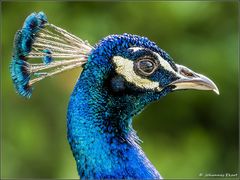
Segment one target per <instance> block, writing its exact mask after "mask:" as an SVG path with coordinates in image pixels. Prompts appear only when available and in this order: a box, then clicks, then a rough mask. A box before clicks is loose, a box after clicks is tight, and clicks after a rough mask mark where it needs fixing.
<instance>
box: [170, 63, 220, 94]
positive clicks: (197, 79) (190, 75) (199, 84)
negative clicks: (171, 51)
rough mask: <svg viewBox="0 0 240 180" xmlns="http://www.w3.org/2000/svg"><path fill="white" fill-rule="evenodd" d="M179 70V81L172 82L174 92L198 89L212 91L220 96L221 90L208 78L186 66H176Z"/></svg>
mask: <svg viewBox="0 0 240 180" xmlns="http://www.w3.org/2000/svg"><path fill="white" fill-rule="evenodd" d="M176 66H177V68H178V72H177V75H178V76H179V79H178V80H176V81H174V82H172V83H171V84H170V85H174V86H175V87H174V88H173V90H178V89H197V90H212V91H214V92H215V93H216V94H218V95H219V90H218V88H217V86H216V85H215V84H214V82H213V81H212V80H211V79H209V78H208V77H206V76H204V75H202V74H198V73H195V72H193V71H192V70H190V69H188V68H187V67H185V66H182V65H178V64H176Z"/></svg>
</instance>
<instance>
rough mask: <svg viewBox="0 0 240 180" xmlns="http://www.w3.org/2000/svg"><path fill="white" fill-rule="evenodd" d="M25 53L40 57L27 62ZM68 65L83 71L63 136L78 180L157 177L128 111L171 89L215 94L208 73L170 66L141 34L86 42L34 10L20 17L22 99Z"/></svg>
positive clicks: (15, 70)
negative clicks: (35, 86) (34, 86)
mask: <svg viewBox="0 0 240 180" xmlns="http://www.w3.org/2000/svg"><path fill="white" fill-rule="evenodd" d="M47 28H49V29H47ZM32 58H39V59H40V61H41V62H40V63H35V62H34V63H30V62H29V61H28V62H27V60H28V59H32ZM53 60H54V61H53ZM75 67H83V71H82V73H81V75H80V77H79V79H78V81H77V83H76V85H75V87H74V90H73V92H72V95H71V97H70V101H69V105H68V113H67V131H68V132H67V134H68V141H69V144H70V146H71V149H72V152H73V155H74V157H75V160H76V163H77V169H78V173H79V176H80V177H81V179H161V178H162V177H161V175H160V174H159V173H158V171H157V170H156V169H155V167H154V166H153V165H152V164H151V162H150V161H149V160H148V158H147V157H146V155H145V154H144V152H143V151H142V149H141V147H140V146H139V143H140V140H139V138H138V136H137V134H136V131H134V129H133V127H132V118H133V116H135V115H136V114H138V113H140V112H141V111H142V110H143V108H144V107H145V106H146V105H148V104H149V103H151V102H153V101H155V100H158V99H160V98H161V97H163V96H165V95H167V94H168V93H170V92H172V91H175V90H178V89H200V90H214V91H215V92H217V93H218V89H217V87H216V85H215V84H214V83H213V82H212V81H211V80H210V79H208V78H207V77H205V76H203V75H201V74H197V73H194V72H193V71H191V70H190V69H188V68H186V67H184V66H181V65H178V64H175V63H174V62H173V60H172V58H171V57H170V56H169V55H168V54H167V53H166V52H165V51H163V50H162V49H161V48H159V47H158V46H157V45H156V44H155V43H154V42H152V41H150V40H149V39H147V38H146V37H141V36H137V35H131V34H126V33H125V34H123V35H111V36H108V37H106V38H104V39H103V40H101V41H100V42H99V43H98V44H97V45H96V46H95V47H92V46H91V45H90V44H89V43H88V42H86V41H83V40H81V39H80V38H78V37H76V36H74V35H72V34H70V33H68V32H67V31H65V30H63V29H61V28H59V27H57V26H55V25H53V24H49V23H47V18H46V16H45V15H44V13H42V12H40V13H33V14H31V15H30V16H28V17H27V19H26V20H25V22H24V25H23V28H22V29H21V30H19V31H18V32H17V33H16V35H15V41H14V51H13V58H12V62H11V69H10V70H11V75H12V79H13V83H14V85H15V88H16V90H17V92H18V93H19V94H20V95H22V96H25V97H30V96H31V93H32V84H33V83H35V82H38V81H40V80H42V79H43V78H45V77H49V76H52V75H55V74H57V73H60V72H62V71H65V70H69V69H73V68H75ZM49 69H53V70H52V71H47V70H49ZM32 76H34V78H32Z"/></svg>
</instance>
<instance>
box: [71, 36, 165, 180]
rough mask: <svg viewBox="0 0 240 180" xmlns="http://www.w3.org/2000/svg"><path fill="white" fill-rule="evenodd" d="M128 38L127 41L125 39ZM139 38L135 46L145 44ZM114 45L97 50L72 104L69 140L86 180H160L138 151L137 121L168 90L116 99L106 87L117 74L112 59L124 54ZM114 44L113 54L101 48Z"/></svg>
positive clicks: (79, 82)
mask: <svg viewBox="0 0 240 180" xmlns="http://www.w3.org/2000/svg"><path fill="white" fill-rule="evenodd" d="M116 37H117V36H116ZM126 37H128V35H123V36H122V38H125V39H126ZM117 38H119V37H117ZM137 38H140V37H138V36H136V38H135V39H134V41H136V42H140V43H141V41H139V39H137ZM111 40H112V37H111V38H107V39H106V40H105V41H102V42H100V44H99V45H98V46H97V47H96V49H95V50H93V52H92V53H91V55H90V56H89V60H88V63H87V64H86V66H85V67H84V70H83V72H82V74H81V76H80V78H79V80H78V82H77V84H76V86H75V88H74V91H73V93H72V95H71V98H70V102H69V107H68V117H67V119H68V123H67V125H68V140H69V143H70V145H71V149H72V152H73V155H74V157H75V159H76V162H77V168H78V173H79V175H80V177H81V178H90V179H97V178H104V179H105V178H117V179H123V178H124V179H126V178H127V179H129V178H130V179H160V178H161V176H160V174H159V173H158V172H157V170H156V169H155V168H154V166H153V165H152V164H151V163H150V161H149V160H148V159H147V157H146V156H145V154H144V153H143V151H142V150H141V148H140V146H139V145H138V137H137V135H136V133H135V131H134V130H133V129H132V117H133V116H134V115H135V114H137V113H139V112H140V111H141V110H142V109H143V108H144V106H145V105H147V104H149V103H150V102H152V101H153V100H156V99H159V98H160V97H161V96H164V95H166V94H167V93H168V92H169V90H168V89H166V90H164V91H162V92H161V93H159V95H155V96H153V94H152V93H151V92H145V93H144V95H143V94H139V95H136V94H135V95H131V93H129V94H124V95H118V94H117V95H114V94H112V93H111V92H110V91H109V89H108V88H107V87H108V85H106V81H107V77H109V73H111V69H112V64H111V63H110V59H111V57H110V56H108V55H109V54H110V53H111V54H112V55H116V54H118V53H119V52H120V50H116V51H114V49H116V48H115V47H114V43H113V41H111ZM121 40H122V39H119V41H121ZM109 42H111V47H110V48H109V49H104V51H103V50H102V49H101V48H99V47H101V44H103V43H105V44H104V46H102V47H105V48H106V47H108V46H107V45H108V43H109ZM124 42H129V41H124ZM117 43H118V41H117ZM117 43H116V46H117ZM129 46H130V43H129V44H127V43H126V44H124V45H123V46H122V47H125V48H128V47H129ZM150 46H151V47H154V46H152V44H151V45H150ZM106 52H107V53H108V52H109V54H107V53H106Z"/></svg>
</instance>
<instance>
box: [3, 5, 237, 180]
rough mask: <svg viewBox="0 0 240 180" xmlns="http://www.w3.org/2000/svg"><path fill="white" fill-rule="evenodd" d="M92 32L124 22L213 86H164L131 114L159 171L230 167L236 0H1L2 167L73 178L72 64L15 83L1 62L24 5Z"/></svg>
mask: <svg viewBox="0 0 240 180" xmlns="http://www.w3.org/2000/svg"><path fill="white" fill-rule="evenodd" d="M34 11H36V12H38V11H44V12H45V13H46V14H47V16H48V20H49V21H50V22H51V23H53V24H55V25H58V26H60V27H62V28H64V29H66V30H68V31H70V32H72V33H73V34H75V35H77V36H79V37H81V38H83V39H87V40H89V42H90V43H91V44H94V43H96V42H98V41H99V40H100V39H101V38H103V37H105V36H107V35H109V34H122V33H124V32H128V33H132V34H138V35H142V36H146V37H148V38H149V39H151V40H152V41H155V42H156V43H157V44H158V45H159V46H160V47H161V48H163V49H164V50H166V51H167V52H169V54H170V55H171V56H172V57H173V58H174V60H175V62H176V63H178V64H183V65H185V66H188V67H190V68H191V69H193V70H195V71H196V72H200V73H203V74H205V75H207V76H208V77H210V78H211V79H212V80H213V81H214V82H215V83H216V84H217V85H218V88H219V90H220V96H217V95H216V94H214V93H212V92H205V91H182V92H175V93H172V94H169V95H168V96H167V97H165V98H163V99H162V100H160V101H159V102H155V103H152V104H151V105H149V106H148V107H147V108H146V109H145V110H144V111H143V112H142V113H141V114H140V115H138V116H137V117H136V118H135V120H134V128H135V129H136V130H137V131H138V135H139V136H140V138H141V139H142V140H143V142H144V143H143V144H142V147H143V149H144V151H145V152H146V154H147V156H148V157H149V159H150V160H151V161H152V163H153V164H154V165H155V166H156V168H157V169H158V170H159V172H160V173H161V174H162V176H163V177H165V178H199V175H200V173H203V177H204V175H206V173H211V174H225V173H233V174H235V173H237V172H238V108H239V107H238V2H237V1H235V2H234V1H232V2H207V1H204V2H197V1H196V2H191V1H182V2H181V1H172V2H171V1H170V2H163V1H162V2H161V1H159V2H58V3H56V2H2V21H1V24H2V42H1V43H2V47H3V49H2V60H3V62H2V65H3V67H2V70H3V72H2V75H3V89H2V90H3V97H2V99H1V100H2V102H3V107H2V108H3V111H2V113H3V114H2V117H3V119H2V120H3V121H2V138H3V139H2V142H3V143H2V159H1V161H2V176H3V178H30V177H32V178H78V176H77V171H76V167H75V161H74V159H73V157H72V154H71V151H70V147H69V145H68V142H67V139H66V110H67V104H68V100H69V96H70V94H71V91H72V89H73V87H74V84H75V82H76V80H77V78H78V76H79V72H80V70H79V69H76V70H73V71H71V72H66V73H63V74H61V75H58V76H56V77H52V78H49V79H46V80H44V81H42V82H41V83H39V84H36V85H35V90H34V93H33V96H32V98H31V99H30V100H25V99H23V98H22V97H20V96H18V95H17V94H16V93H15V90H14V88H13V85H12V81H11V77H10V73H9V63H10V60H11V51H12V43H13V37H14V34H15V32H16V31H17V30H18V29H20V28H21V26H22V23H23V21H24V19H25V18H26V17H27V16H28V15H29V14H30V13H32V12H34Z"/></svg>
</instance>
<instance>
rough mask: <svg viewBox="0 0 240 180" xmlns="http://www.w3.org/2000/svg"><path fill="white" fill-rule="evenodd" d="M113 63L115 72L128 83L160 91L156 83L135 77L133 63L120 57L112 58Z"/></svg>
mask: <svg viewBox="0 0 240 180" xmlns="http://www.w3.org/2000/svg"><path fill="white" fill-rule="evenodd" d="M113 62H114V64H115V65H116V72H117V73H118V74H119V75H122V76H123V77H124V78H125V79H126V80H127V81H128V82H129V83H132V84H134V85H135V86H137V87H140V88H145V89H152V90H158V91H161V90H162V88H160V87H159V83H158V82H154V81H150V80H149V79H147V78H143V77H141V76H139V75H137V74H136V73H135V72H134V70H133V61H131V60H129V59H125V58H123V57H121V56H114V57H113Z"/></svg>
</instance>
